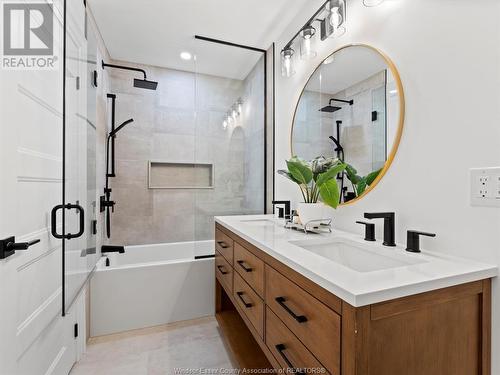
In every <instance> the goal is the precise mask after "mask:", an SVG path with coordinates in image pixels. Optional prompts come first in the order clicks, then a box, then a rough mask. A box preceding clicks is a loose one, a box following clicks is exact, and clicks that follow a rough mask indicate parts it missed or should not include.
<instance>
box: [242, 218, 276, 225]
mask: <svg viewBox="0 0 500 375" xmlns="http://www.w3.org/2000/svg"><path fill="white" fill-rule="evenodd" d="M241 222H242V223H243V224H248V225H253V226H257V227H267V226H274V225H276V223H275V222H274V221H273V220H269V219H254V220H241Z"/></svg>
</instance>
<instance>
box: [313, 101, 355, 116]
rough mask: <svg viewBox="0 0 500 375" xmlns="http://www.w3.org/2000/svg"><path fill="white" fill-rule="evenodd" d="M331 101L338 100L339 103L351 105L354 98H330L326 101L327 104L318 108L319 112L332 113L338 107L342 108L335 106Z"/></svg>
mask: <svg viewBox="0 0 500 375" xmlns="http://www.w3.org/2000/svg"><path fill="white" fill-rule="evenodd" d="M332 102H340V103H347V104H349V105H353V104H354V100H342V99H333V98H332V99H330V101H329V102H328V105H327V106H325V107H323V108H321V109H320V112H328V113H333V112H337V111H338V110H339V109H342V107H337V106H334V105H332Z"/></svg>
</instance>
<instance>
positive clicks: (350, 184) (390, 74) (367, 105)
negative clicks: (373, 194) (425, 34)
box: [291, 45, 404, 204]
mask: <svg viewBox="0 0 500 375" xmlns="http://www.w3.org/2000/svg"><path fill="white" fill-rule="evenodd" d="M403 120H404V94H403V87H402V85H401V79H400V77H399V74H398V72H397V70H396V68H395V66H394V64H393V63H392V61H391V60H390V59H389V58H388V57H387V56H386V55H384V54H383V53H382V52H380V51H379V50H377V49H376V48H373V47H370V46H367V45H349V46H345V47H342V48H340V49H338V50H336V51H335V52H334V53H332V54H331V55H330V56H328V57H327V58H326V59H325V60H323V61H322V63H321V64H320V65H319V66H318V67H317V68H316V70H315V71H314V73H313V75H312V76H311V78H309V81H308V82H307V84H306V86H305V87H304V90H303V91H302V95H301V96H300V99H299V102H298V103H297V107H296V109H295V115H294V119H293V126H292V132H291V150H292V156H298V157H299V158H302V159H305V160H312V159H314V158H316V157H318V156H324V157H326V158H329V157H336V158H339V159H341V160H342V161H344V162H345V163H346V164H347V168H346V170H345V172H344V173H342V174H339V176H337V179H338V183H339V188H340V191H341V198H340V199H341V203H342V204H345V203H352V202H354V201H356V200H357V199H359V198H361V197H362V196H364V195H365V194H367V193H368V192H369V191H370V190H372V189H373V188H374V187H375V186H376V184H377V183H378V182H379V181H380V179H381V178H382V177H383V175H384V174H385V172H386V171H387V169H388V168H389V167H390V164H391V162H392V160H393V158H394V155H395V154H396V151H397V148H398V145H399V140H400V138H401V133H402V130H403Z"/></svg>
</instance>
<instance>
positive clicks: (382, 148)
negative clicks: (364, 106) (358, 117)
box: [372, 84, 387, 171]
mask: <svg viewBox="0 0 500 375" xmlns="http://www.w3.org/2000/svg"><path fill="white" fill-rule="evenodd" d="M386 112H387V111H386V85H385V84H384V85H383V86H380V87H378V88H375V89H373V90H372V113H373V115H372V116H376V118H375V119H374V118H373V117H372V120H374V121H372V170H373V171H376V170H378V169H380V168H382V167H383V166H384V164H385V160H386V155H387V151H386V147H387V127H386V123H387V121H386Z"/></svg>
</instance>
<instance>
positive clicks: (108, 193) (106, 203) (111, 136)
mask: <svg viewBox="0 0 500 375" xmlns="http://www.w3.org/2000/svg"><path fill="white" fill-rule="evenodd" d="M132 122H134V119H129V120H127V121H125V122H123V123H122V124H121V125H120V126H118V127H117V128H115V129H113V130H112V131H111V132H109V134H108V138H107V141H106V187H105V188H104V194H105V199H104V200H101V207H105V208H106V236H107V237H108V238H110V237H111V216H110V212H109V209H110V208H111V209H112V210H113V211H114V209H115V204H116V202H114V201H112V200H111V189H110V187H109V178H110V177H114V176H115V175H114V173H113V174H110V173H109V148H110V143H111V140H112V139H114V138H115V137H116V134H117V133H118V132H119V131H120V130H122V129H123V128H124V127H125V126H127V125H128V124H130V123H132ZM112 159H113V160H112V161H111V162H112V163H113V166H114V163H115V160H114V159H115V158H114V153H113V158H112ZM113 170H114V167H113Z"/></svg>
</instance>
